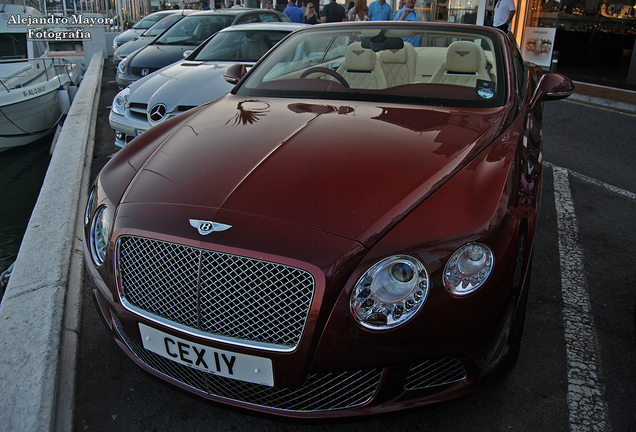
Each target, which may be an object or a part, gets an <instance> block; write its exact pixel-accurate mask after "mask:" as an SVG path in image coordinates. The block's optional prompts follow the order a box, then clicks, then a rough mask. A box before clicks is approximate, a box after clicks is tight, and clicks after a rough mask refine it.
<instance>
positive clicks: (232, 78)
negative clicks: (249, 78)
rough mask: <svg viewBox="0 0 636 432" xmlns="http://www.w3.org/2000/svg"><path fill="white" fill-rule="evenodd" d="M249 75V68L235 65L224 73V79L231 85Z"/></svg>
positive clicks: (239, 64)
mask: <svg viewBox="0 0 636 432" xmlns="http://www.w3.org/2000/svg"><path fill="white" fill-rule="evenodd" d="M246 73H247V68H246V67H245V65H244V64H242V63H234V64H233V65H231V66H229V67H228V68H227V69H225V72H223V78H225V81H227V82H229V83H230V84H236V83H238V82H239V81H240V80H241V78H243V77H244V76H245V74H246Z"/></svg>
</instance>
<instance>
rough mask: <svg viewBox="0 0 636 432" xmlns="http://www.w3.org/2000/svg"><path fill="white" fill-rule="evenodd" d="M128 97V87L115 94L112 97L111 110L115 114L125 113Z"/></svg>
mask: <svg viewBox="0 0 636 432" xmlns="http://www.w3.org/2000/svg"><path fill="white" fill-rule="evenodd" d="M128 97H130V88H129V87H126V88H125V89H123V90H122V91H120V92H119V93H117V96H115V99H113V107H112V110H113V112H114V113H115V114H119V115H124V114H126V105H127V104H128Z"/></svg>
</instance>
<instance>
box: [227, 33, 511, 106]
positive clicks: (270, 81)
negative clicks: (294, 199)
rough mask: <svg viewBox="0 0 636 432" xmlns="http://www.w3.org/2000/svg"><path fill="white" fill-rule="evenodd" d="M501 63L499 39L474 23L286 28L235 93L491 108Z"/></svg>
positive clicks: (499, 94) (500, 88) (499, 86)
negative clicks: (290, 31)
mask: <svg viewBox="0 0 636 432" xmlns="http://www.w3.org/2000/svg"><path fill="white" fill-rule="evenodd" d="M503 69H504V68H503V61H502V58H501V46H500V45H499V39H498V38H497V37H496V36H495V34H493V33H492V32H489V31H486V30H483V29H480V28H479V27H476V26H458V25H455V26H440V25H427V24H426V23H421V24H415V25H413V24H411V23H383V24H375V23H374V24H370V23H356V24H354V23H352V24H348V25H340V24H338V25H333V26H332V25H330V26H324V27H321V26H316V27H312V28H311V29H309V30H305V29H303V30H300V31H299V32H297V33H295V34H293V35H292V36H291V37H290V38H288V39H286V40H285V42H284V43H282V44H281V45H279V46H278V47H277V49H275V50H274V51H273V52H272V53H271V54H270V55H269V56H267V57H266V58H265V59H264V61H263V63H261V64H260V65H259V66H258V67H257V68H255V69H254V70H252V71H251V74H250V75H249V76H248V77H247V79H246V80H245V81H244V82H243V84H242V85H241V86H240V87H239V88H238V89H236V90H235V92H236V93H237V94H239V95H250V96H278V97H304V98H307V97H311V98H321V99H338V100H342V99H352V100H368V101H383V102H387V101H392V102H396V103H415V104H424V105H439V106H467V107H495V106H501V105H503V103H504V96H505V94H504V93H505V85H504V84H505V76H506V75H505V73H504V71H503Z"/></svg>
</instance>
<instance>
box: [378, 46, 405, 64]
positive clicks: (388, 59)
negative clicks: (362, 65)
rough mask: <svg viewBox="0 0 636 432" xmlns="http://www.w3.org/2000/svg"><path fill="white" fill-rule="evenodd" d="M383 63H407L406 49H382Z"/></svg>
mask: <svg viewBox="0 0 636 432" xmlns="http://www.w3.org/2000/svg"><path fill="white" fill-rule="evenodd" d="M382 62H383V63H406V49H404V48H402V49H400V50H386V51H382Z"/></svg>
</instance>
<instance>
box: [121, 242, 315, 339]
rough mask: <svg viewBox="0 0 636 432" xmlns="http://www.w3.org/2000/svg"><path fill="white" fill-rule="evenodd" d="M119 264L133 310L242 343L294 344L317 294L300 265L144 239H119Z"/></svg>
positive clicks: (123, 286) (124, 289)
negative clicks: (298, 266)
mask: <svg viewBox="0 0 636 432" xmlns="http://www.w3.org/2000/svg"><path fill="white" fill-rule="evenodd" d="M118 265H119V271H120V276H121V281H122V282H121V283H122V289H123V297H124V299H125V300H126V301H127V302H128V303H129V304H131V305H132V306H134V307H135V308H136V309H137V310H136V311H135V312H137V313H140V311H141V313H143V312H148V313H149V314H152V315H155V316H159V317H161V318H163V319H166V320H168V321H171V322H174V323H177V324H180V325H183V326H186V327H190V328H192V329H195V330H198V331H202V332H207V333H209V334H210V335H218V336H222V337H226V338H232V339H236V340H238V341H245V342H257V343H266V344H272V345H277V346H282V347H289V348H293V347H296V346H297V345H298V343H299V342H300V338H301V336H302V332H303V330H304V327H305V323H306V320H307V316H308V314H309V308H310V306H311V301H312V299H313V294H314V279H313V277H312V275H311V274H310V273H309V272H307V271H304V270H301V269H297V268H293V267H289V266H285V265H282V264H276V263H272V262H268V261H260V260H256V259H251V258H245V257H240V256H236V255H230V254H225V253H219V252H214V251H208V250H203V249H196V248H192V247H187V246H183V245H178V244H174V243H167V242H160V241H156V240H150V239H146V238H140V237H122V238H120V240H119V254H118ZM150 318H152V317H150Z"/></svg>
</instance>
